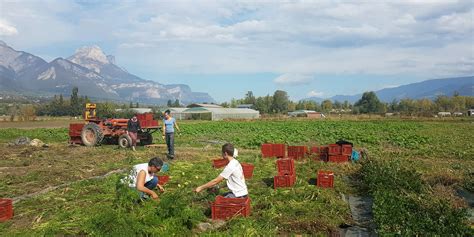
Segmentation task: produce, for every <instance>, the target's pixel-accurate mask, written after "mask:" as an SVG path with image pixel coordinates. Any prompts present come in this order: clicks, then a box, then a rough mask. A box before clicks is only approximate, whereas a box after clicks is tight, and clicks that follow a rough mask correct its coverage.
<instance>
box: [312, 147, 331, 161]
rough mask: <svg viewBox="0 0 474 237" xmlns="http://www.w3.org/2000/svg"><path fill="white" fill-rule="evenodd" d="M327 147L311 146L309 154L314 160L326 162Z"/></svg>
mask: <svg viewBox="0 0 474 237" xmlns="http://www.w3.org/2000/svg"><path fill="white" fill-rule="evenodd" d="M328 150H329V147H328V146H313V147H311V154H312V155H313V156H314V159H315V160H321V161H325V162H327V161H328Z"/></svg>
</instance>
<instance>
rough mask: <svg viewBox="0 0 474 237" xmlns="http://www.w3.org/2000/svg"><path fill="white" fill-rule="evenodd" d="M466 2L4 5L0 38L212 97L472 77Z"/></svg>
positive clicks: (29, 0) (471, 21)
mask: <svg viewBox="0 0 474 237" xmlns="http://www.w3.org/2000/svg"><path fill="white" fill-rule="evenodd" d="M473 5H474V4H473V2H472V1H450V0H447V1H429V0H425V1H420V0H401V1H268V2H263V1H255V2H252V1H207V0H206V1H199V2H192V1H181V0H178V1H85V0H82V1H67V0H63V1H59V0H58V1H36V0H24V1H5V0H0V39H1V40H3V41H5V42H6V43H8V44H9V45H11V46H12V47H14V48H16V49H18V50H23V51H27V52H30V53H33V54H36V55H38V56H41V57H43V58H45V59H46V60H52V59H54V58H56V57H68V56H70V55H72V54H73V53H74V51H75V49H77V48H79V47H81V46H84V45H98V46H99V47H101V48H102V49H103V51H104V52H105V53H106V54H112V55H115V56H116V62H117V64H118V65H119V66H121V67H123V68H126V69H127V70H128V71H129V72H131V73H133V74H135V75H138V76H140V77H142V78H144V79H150V80H155V81H158V82H160V83H165V84H172V83H173V84H175V83H184V84H188V85H190V86H191V88H192V89H193V90H194V91H203V92H208V93H209V94H210V95H211V96H213V97H214V98H215V99H216V100H218V101H219V102H223V101H229V100H230V99H231V98H240V97H243V95H244V94H245V93H246V92H247V91H249V90H252V91H253V92H254V94H256V95H259V96H262V95H267V94H272V93H273V92H274V91H275V90H277V89H282V90H285V91H287V92H288V93H289V95H290V97H291V99H294V100H297V99H302V98H306V97H308V96H318V97H323V98H324V97H330V96H333V95H337V94H356V93H361V92H364V91H367V90H378V89H381V88H385V87H394V86H398V85H403V84H407V83H411V82H417V81H422V80H426V79H433V78H445V77H456V76H466V75H473V74H474V43H473V42H474V6H473Z"/></svg>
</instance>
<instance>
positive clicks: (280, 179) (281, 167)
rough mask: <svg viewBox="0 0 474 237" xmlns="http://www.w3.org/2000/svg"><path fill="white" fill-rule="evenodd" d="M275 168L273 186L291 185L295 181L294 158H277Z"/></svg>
mask: <svg viewBox="0 0 474 237" xmlns="http://www.w3.org/2000/svg"><path fill="white" fill-rule="evenodd" d="M277 168H278V175H277V176H275V177H274V178H273V186H274V188H275V189H276V188H278V187H291V186H293V185H294V184H295V182H296V172H295V160H294V159H278V160H277Z"/></svg>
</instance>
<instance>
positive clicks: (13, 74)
mask: <svg viewBox="0 0 474 237" xmlns="http://www.w3.org/2000/svg"><path fill="white" fill-rule="evenodd" d="M73 87H78V88H79V93H80V94H81V95H87V96H89V97H92V98H100V99H110V100H116V101H133V102H142V103H149V104H164V103H166V102H167V101H168V100H172V101H174V100H176V99H178V100H180V102H182V103H184V104H187V103H204V102H207V103H213V102H215V100H214V99H213V98H212V97H211V96H210V95H209V94H207V93H202V92H193V91H192V90H191V88H190V87H189V86H187V85H184V84H172V85H164V84H160V83H158V82H155V81H151V80H145V79H142V78H140V77H138V76H136V75H133V74H131V73H129V72H128V71H127V70H125V69H123V68H122V67H119V66H118V65H116V63H115V57H114V56H112V55H106V54H105V53H104V52H103V51H102V50H101V49H100V48H99V47H98V46H85V47H81V48H79V49H77V50H76V52H75V53H74V55H72V56H70V57H68V58H56V59H54V60H53V61H51V62H46V61H45V60H43V59H42V58H40V57H38V56H35V55H33V54H30V53H27V52H23V51H17V50H15V49H13V48H12V47H10V46H8V45H7V44H6V43H5V42H3V41H0V91H9V92H11V91H15V92H17V93H29V94H31V93H36V94H47V95H48V94H49V95H52V94H63V95H69V94H70V93H71V91H72V88H73Z"/></svg>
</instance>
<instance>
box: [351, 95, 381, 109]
mask: <svg viewBox="0 0 474 237" xmlns="http://www.w3.org/2000/svg"><path fill="white" fill-rule="evenodd" d="M354 106H356V107H358V110H359V112H360V113H378V112H379V113H380V112H382V111H381V110H382V109H383V106H382V105H381V102H380V100H379V98H378V97H377V95H376V94H375V92H373V91H369V92H364V94H362V98H360V100H358V101H357V102H356V103H355V104H354Z"/></svg>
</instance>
